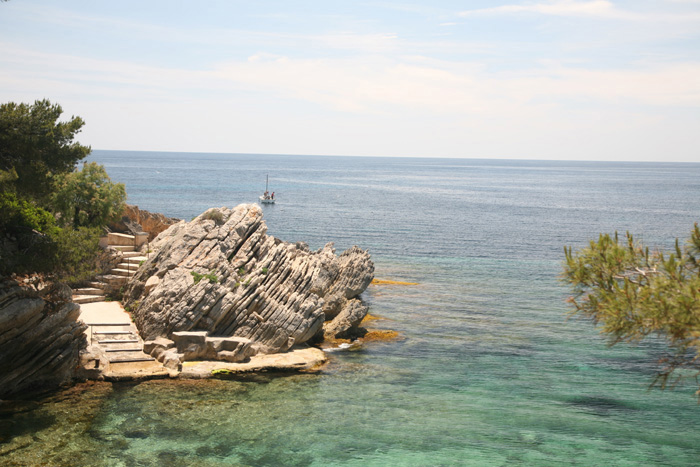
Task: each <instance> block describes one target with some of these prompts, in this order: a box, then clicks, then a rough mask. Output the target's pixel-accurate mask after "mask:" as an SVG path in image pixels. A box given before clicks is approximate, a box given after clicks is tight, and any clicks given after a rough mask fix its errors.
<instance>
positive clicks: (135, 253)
mask: <svg viewBox="0 0 700 467" xmlns="http://www.w3.org/2000/svg"><path fill="white" fill-rule="evenodd" d="M122 253H123V254H122V259H129V258H136V257H138V256H141V252H140V251H136V250H134V251H124V252H122Z"/></svg>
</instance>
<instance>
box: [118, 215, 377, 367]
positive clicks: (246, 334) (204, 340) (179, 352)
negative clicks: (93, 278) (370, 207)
mask: <svg viewBox="0 0 700 467" xmlns="http://www.w3.org/2000/svg"><path fill="white" fill-rule="evenodd" d="M150 248H151V249H153V250H154V252H155V254H152V256H151V258H150V259H149V260H148V261H146V262H145V263H144V264H143V265H142V266H141V268H139V271H138V273H137V274H136V276H134V278H133V279H132V280H131V281H130V283H129V285H128V286H127V288H126V290H125V293H124V305H125V307H126V308H127V309H131V310H132V317H133V319H134V322H135V324H136V326H137V327H138V328H139V331H140V333H141V335H142V337H143V338H144V339H148V340H152V341H156V339H158V341H157V342H161V343H163V344H162V345H160V346H159V345H154V346H153V354H154V355H157V356H158V357H159V359H161V360H167V359H168V358H173V357H175V356H176V357H177V358H178V359H179V360H180V361H183V360H189V359H197V358H209V359H211V358H214V359H224V360H227V361H243V360H245V359H247V358H248V357H250V356H251V355H255V354H259V353H260V354H269V353H277V352H284V351H286V350H288V349H290V348H291V347H292V346H294V345H298V344H302V343H304V342H308V341H310V340H312V339H314V338H315V339H320V338H322V336H324V335H325V337H334V338H336V337H349V336H351V335H352V334H353V332H356V331H357V326H358V324H359V323H360V321H361V320H362V319H363V318H364V316H365V315H366V313H367V307H366V306H365V305H364V304H362V302H361V301H360V300H359V298H358V296H359V295H360V294H361V293H362V292H363V291H364V290H365V289H366V288H367V286H368V285H369V284H370V282H371V281H372V278H373V276H374V265H373V263H372V261H371V259H370V255H369V253H367V252H366V251H363V250H361V249H360V248H358V247H353V248H350V249H349V250H347V251H345V252H343V253H342V254H340V255H336V254H335V250H334V249H333V246H332V244H328V245H326V246H325V247H324V248H322V249H320V250H318V251H315V252H312V251H310V250H309V248H308V247H307V246H306V245H305V244H303V243H297V244H291V243H287V242H283V241H281V240H279V239H277V238H274V237H272V236H269V235H267V226H266V224H265V222H264V221H263V215H262V210H261V209H260V207H259V206H257V205H252V204H251V205H239V206H237V207H236V208H233V209H228V208H218V209H216V208H214V209H210V210H208V211H206V212H205V213H203V214H202V215H200V216H198V217H196V218H195V219H194V220H192V221H191V222H189V223H187V222H184V221H181V222H180V223H178V224H175V225H173V226H171V227H170V228H169V229H167V230H166V231H164V232H162V233H161V234H160V235H159V236H158V237H157V238H155V239H154V240H153V242H152V243H151V245H150ZM170 339H172V341H170ZM168 342H170V344H169V343H168ZM174 347H177V349H175V348H174ZM168 349H170V350H169V352H170V354H169V357H168V355H166V354H168Z"/></svg>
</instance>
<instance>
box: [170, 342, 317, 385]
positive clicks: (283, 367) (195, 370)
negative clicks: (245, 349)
mask: <svg viewBox="0 0 700 467" xmlns="http://www.w3.org/2000/svg"><path fill="white" fill-rule="evenodd" d="M327 360H328V357H327V356H326V353H325V352H324V351H323V350H321V349H317V348H315V347H308V348H303V349H295V350H291V351H289V352H284V353H276V354H267V355H260V354H259V355H255V356H253V357H251V358H250V360H249V361H248V362H245V363H229V362H220V361H216V362H214V361H194V362H184V363H183V364H182V371H181V372H180V375H179V377H180V378H211V377H213V376H214V375H213V373H212V372H213V371H215V370H226V371H228V372H230V373H234V374H237V373H255V372H263V371H304V370H306V371H309V370H312V369H314V368H318V367H320V366H321V365H323V364H324V363H325V362H326V361H327Z"/></svg>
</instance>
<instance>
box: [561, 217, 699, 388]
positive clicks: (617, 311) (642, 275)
mask: <svg viewBox="0 0 700 467" xmlns="http://www.w3.org/2000/svg"><path fill="white" fill-rule="evenodd" d="M564 250H565V255H566V262H565V265H564V275H563V279H564V281H565V282H567V283H568V284H570V286H571V288H572V292H573V295H572V296H571V297H570V298H569V300H568V301H569V303H571V305H572V306H573V307H574V313H579V314H582V315H584V316H587V317H590V318H592V320H593V322H594V323H596V324H599V325H601V332H602V333H604V334H606V335H608V336H609V337H610V343H611V345H614V344H617V343H619V342H637V341H640V340H642V339H643V338H645V337H646V336H648V335H650V334H656V335H659V336H661V337H662V338H664V339H665V340H666V342H667V344H668V346H669V350H670V351H671V355H670V356H669V357H668V358H665V359H664V360H663V362H662V363H664V364H665V366H664V368H663V369H662V370H660V372H659V374H658V376H657V378H656V379H655V380H654V383H653V384H658V385H659V386H660V387H662V388H665V387H666V386H667V384H668V382H669V378H670V377H671V375H672V374H674V375H675V376H676V378H674V381H677V380H678V378H680V376H679V374H680V375H682V374H683V372H675V371H676V370H678V369H691V370H694V371H697V372H698V373H696V375H697V374H700V229H699V228H698V225H697V224H695V228H694V230H693V232H692V233H691V236H690V240H689V242H688V244H687V245H686V246H685V247H684V248H681V246H680V245H679V243H678V241H676V248H675V251H673V252H671V253H669V254H664V253H662V252H655V253H650V252H649V249H648V248H644V247H643V246H642V245H641V244H639V243H637V242H635V240H634V238H633V237H632V235H630V234H629V233H628V234H627V235H626V239H625V241H624V242H621V241H620V240H619V238H618V236H617V234H615V235H614V236H613V237H611V236H610V235H607V234H605V235H600V237H599V239H598V241H597V242H594V241H591V242H590V244H589V246H588V247H587V248H584V249H583V250H581V251H579V252H576V253H572V251H571V248H570V247H569V248H565V249H564ZM674 372H675V373H674ZM698 395H699V396H700V391H698Z"/></svg>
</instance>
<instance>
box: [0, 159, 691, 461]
mask: <svg viewBox="0 0 700 467" xmlns="http://www.w3.org/2000/svg"><path fill="white" fill-rule="evenodd" d="M90 159H91V160H95V161H97V162H99V163H101V164H104V165H105V167H106V169H107V171H108V173H109V174H110V176H111V178H112V180H113V181H117V182H122V183H125V184H126V188H127V192H128V196H129V199H128V202H129V203H131V204H136V205H138V206H139V207H140V208H142V209H147V210H150V211H155V212H162V213H163V214H166V215H168V216H173V217H179V218H183V219H187V220H189V219H191V218H192V217H194V216H196V215H198V214H200V213H201V212H203V211H205V210H206V209H207V208H209V207H213V206H224V205H225V206H235V205H237V204H240V203H251V202H256V201H257V197H258V196H259V195H260V194H261V192H262V191H263V190H264V187H265V177H266V175H268V174H269V176H270V190H271V191H275V193H276V198H277V204H275V205H272V206H264V207H263V209H264V213H265V220H266V222H267V225H268V233H270V234H271V235H274V236H276V237H279V238H281V239H283V240H286V241H292V242H294V241H305V242H307V243H308V244H309V245H310V246H311V248H319V247H321V246H323V245H324V244H325V243H326V242H329V241H334V242H335V244H336V247H337V248H338V251H339V252H340V251H342V250H343V249H345V248H347V247H350V246H352V245H354V244H357V245H360V246H361V247H363V248H367V249H369V250H370V252H371V254H372V257H373V259H374V261H375V266H376V277H377V278H380V279H393V280H401V281H410V282H417V283H418V285H416V286H371V287H370V288H369V289H368V291H367V292H365V294H364V299H365V300H366V301H367V302H368V303H369V305H370V307H371V308H370V313H372V314H373V315H378V316H381V317H383V318H384V320H381V321H379V324H378V326H380V327H383V328H387V329H394V330H397V331H399V332H400V333H401V335H402V336H403V339H402V340H399V341H397V342H392V343H382V344H373V345H366V346H365V347H364V348H363V349H362V350H360V351H353V352H335V353H333V361H332V363H331V365H330V366H329V367H328V368H327V369H326V371H324V372H323V373H322V374H321V375H313V376H311V375H300V376H294V377H289V378H269V379H264V380H256V381H248V382H220V381H210V382H202V383H200V385H199V386H197V389H196V390H195V389H192V388H189V387H182V386H178V385H177V383H171V382H151V383H146V384H142V385H138V386H115V387H114V388H112V389H111V390H110V392H109V394H108V395H106V396H104V399H102V400H101V401H100V403H99V404H97V406H96V408H95V409H94V410H92V412H91V414H92V416H93V417H94V419H93V420H92V421H91V422H90V430H89V432H88V433H86V434H85V435H84V436H78V437H77V438H75V439H73V440H72V441H71V443H73V444H80V443H85V445H83V447H82V448H81V449H82V450H83V451H85V450H87V451H90V450H94V452H95V453H96V454H95V455H96V456H98V458H99V459H100V462H103V463H104V464H107V465H161V464H160V463H159V462H163V461H164V459H169V461H168V462H170V463H174V464H177V462H182V464H181V465H194V464H199V465H234V464H237V463H238V464H240V465H314V466H323V465H392V464H393V465H586V466H590V465H688V466H690V465H697V464H698V462H699V461H698V459H700V406H698V404H697V400H696V398H695V397H694V396H693V393H694V391H695V390H696V389H697V387H695V386H694V385H693V384H692V382H690V383H688V384H685V385H681V386H680V387H678V388H676V389H675V390H674V391H663V392H662V391H659V390H651V391H650V390H648V389H647V388H648V385H649V383H650V382H651V380H652V378H653V376H654V370H655V367H654V364H653V362H654V361H655V359H656V358H658V357H659V355H660V352H661V351H662V349H663V344H662V343H661V342H654V341H651V342H646V343H643V344H641V345H640V346H638V347H632V346H629V345H618V346H616V347H612V348H610V347H608V346H607V345H606V341H605V339H604V338H602V337H600V336H599V334H598V331H597V330H596V329H595V328H594V327H593V325H592V324H591V323H590V322H588V321H586V320H583V319H580V318H568V317H567V312H568V311H569V309H568V308H567V305H566V304H565V302H564V300H565V298H566V296H567V289H566V287H565V286H564V285H563V284H561V283H560V281H559V274H560V272H561V266H562V260H563V247H564V245H571V246H573V247H574V248H579V247H581V246H583V245H585V244H586V242H587V241H588V240H589V239H594V238H597V235H598V233H600V232H613V231H615V230H617V231H620V232H624V231H627V230H629V231H631V232H634V233H635V235H636V236H637V238H639V239H640V240H643V241H644V242H645V243H646V244H648V245H650V246H652V247H661V248H666V247H670V246H672V245H673V241H674V239H675V238H676V237H681V238H686V237H687V236H688V235H689V233H690V230H691V229H692V226H693V223H694V222H696V221H698V220H700V164H673V163H669V164H663V163H606V162H551V161H501V160H498V161H494V160H455V159H408V158H359V157H358V158H353V157H310V156H284V155H223V154H185V153H152V152H149V153H146V152H122V151H94V153H93V155H92V156H90ZM173 401H175V402H173ZM62 403H63V404H64V405H65V404H67V402H65V401H63V402H62ZM58 406H61V405H60V404H58V405H56V406H55V407H58ZM61 407H63V406H61ZM42 410H46V411H50V410H51V407H50V406H49V405H47V406H46V407H44V408H43V409H42ZM56 423H58V422H56ZM134 426H138V427H142V431H141V432H139V433H142V435H141V436H139V437H132V438H129V437H128V436H125V435H124V433H125V432H126V431H127V429H128V428H130V427H131V428H133V427H134ZM174 427H177V429H175V428H174ZM47 436H48V435H47ZM0 446H1V445H0ZM115 446H116V447H115ZM56 449H58V448H56ZM64 449H69V448H64ZM66 452H68V451H66ZM91 452H92V451H91ZM173 453H175V454H173ZM54 455H55V456H59V457H56V459H61V457H60V455H59V454H55V453H54ZM168 456H170V457H168ZM0 459H1V458H0Z"/></svg>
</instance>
